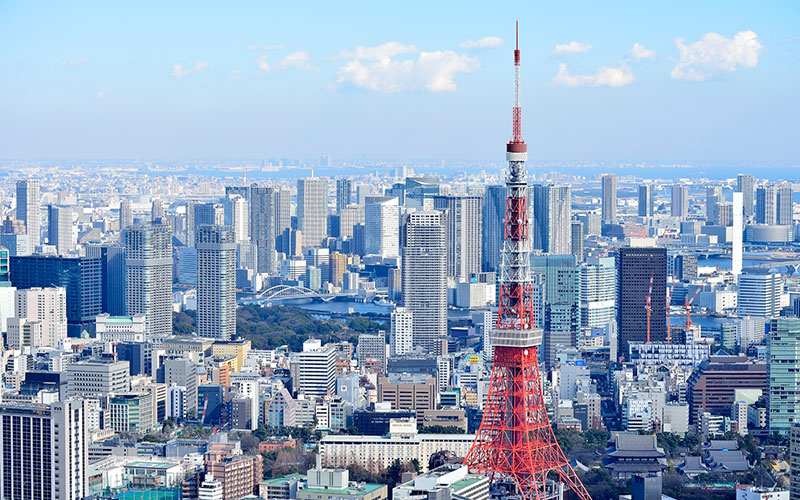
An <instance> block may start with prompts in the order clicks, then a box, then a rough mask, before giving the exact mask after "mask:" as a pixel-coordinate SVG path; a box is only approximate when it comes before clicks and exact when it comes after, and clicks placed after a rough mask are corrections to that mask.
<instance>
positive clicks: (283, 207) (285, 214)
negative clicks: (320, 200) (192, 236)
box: [275, 188, 327, 234]
mask: <svg viewBox="0 0 800 500" xmlns="http://www.w3.org/2000/svg"><path fill="white" fill-rule="evenodd" d="M325 192H326V193H327V189H326V191H325ZM326 200H327V195H326ZM326 204H327V201H326ZM291 228H292V191H291V190H290V189H286V188H277V189H276V190H275V234H281V233H282V232H283V231H285V230H287V229H291Z"/></svg>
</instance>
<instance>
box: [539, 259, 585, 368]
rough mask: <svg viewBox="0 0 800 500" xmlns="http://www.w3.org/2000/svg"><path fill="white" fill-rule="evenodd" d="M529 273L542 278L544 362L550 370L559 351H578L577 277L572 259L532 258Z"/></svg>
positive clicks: (579, 313) (579, 317)
mask: <svg viewBox="0 0 800 500" xmlns="http://www.w3.org/2000/svg"><path fill="white" fill-rule="evenodd" d="M531 271H532V272H533V273H534V274H539V275H542V276H544V324H543V325H541V326H542V327H543V328H544V353H543V354H544V360H545V364H546V365H547V367H548V368H549V367H552V366H553V362H554V361H555V359H556V358H555V355H556V349H557V348H558V347H577V339H578V331H579V330H580V326H581V307H580V273H579V272H578V267H577V266H576V262H575V256H574V255H534V256H533V257H531Z"/></svg>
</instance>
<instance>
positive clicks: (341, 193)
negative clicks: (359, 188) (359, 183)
mask: <svg viewBox="0 0 800 500" xmlns="http://www.w3.org/2000/svg"><path fill="white" fill-rule="evenodd" d="M352 197H353V184H352V182H350V179H336V213H341V212H342V210H343V209H344V208H345V207H346V206H347V205H349V204H350V199H351V198H352Z"/></svg>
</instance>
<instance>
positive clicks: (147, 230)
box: [125, 224, 172, 335]
mask: <svg viewBox="0 0 800 500" xmlns="http://www.w3.org/2000/svg"><path fill="white" fill-rule="evenodd" d="M125 269H126V276H125V290H126V296H127V302H128V314H144V315H145V318H146V321H147V333H148V335H170V334H172V231H171V230H170V228H169V226H165V225H161V224H140V225H134V226H130V227H129V228H128V229H127V230H126V231H125Z"/></svg>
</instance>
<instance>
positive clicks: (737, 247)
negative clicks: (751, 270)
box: [731, 192, 753, 277]
mask: <svg viewBox="0 0 800 500" xmlns="http://www.w3.org/2000/svg"><path fill="white" fill-rule="evenodd" d="M751 194H752V192H751ZM751 198H752V197H751ZM743 200H744V194H743V193H739V192H736V193H733V209H732V212H733V214H732V218H733V234H732V235H731V245H732V247H733V248H732V249H731V272H732V273H733V274H734V275H735V276H737V277H738V276H739V275H740V274H742V232H743V231H744V227H743V225H742V219H743V217H744V214H743V211H744V207H743V205H742V203H743ZM752 201H753V200H752V199H751V200H750V205H751V207H750V208H751V209H752Z"/></svg>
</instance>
